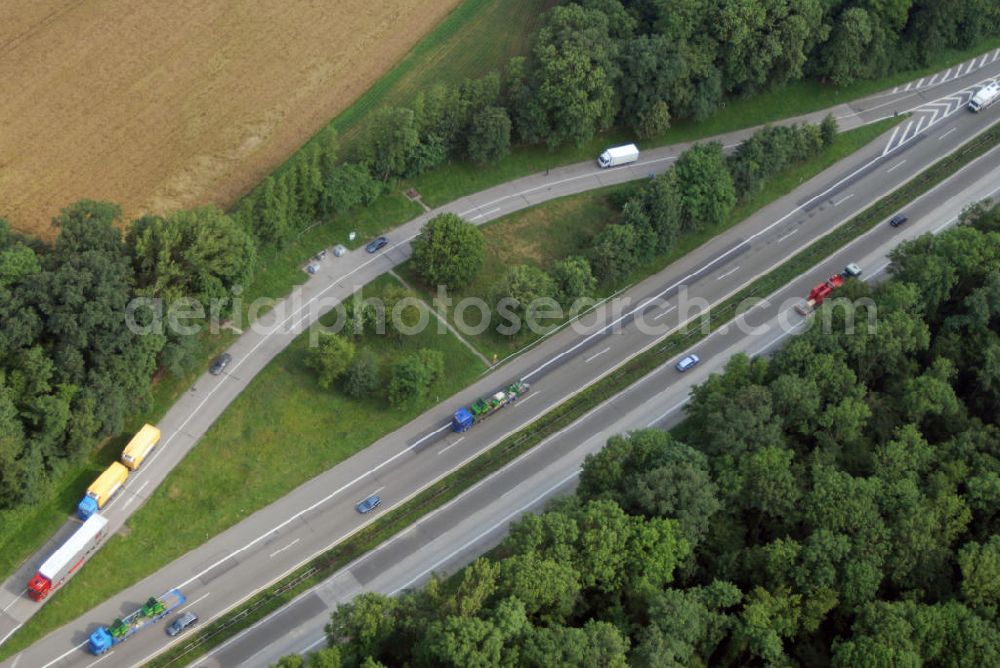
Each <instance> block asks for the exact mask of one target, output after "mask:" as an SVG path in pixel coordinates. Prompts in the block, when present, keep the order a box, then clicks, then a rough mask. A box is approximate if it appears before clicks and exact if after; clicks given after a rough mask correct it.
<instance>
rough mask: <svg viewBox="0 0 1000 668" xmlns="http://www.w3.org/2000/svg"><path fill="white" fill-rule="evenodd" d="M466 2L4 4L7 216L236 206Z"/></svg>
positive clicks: (2, 119) (35, 223) (0, 183)
mask: <svg viewBox="0 0 1000 668" xmlns="http://www.w3.org/2000/svg"><path fill="white" fill-rule="evenodd" d="M459 1H460V0H313V1H309V0H252V1H251V0H221V1H217V2H205V0H169V1H168V0H141V1H140V2H135V1H127V0H103V1H94V0H88V1H81V0H3V1H2V2H0V81H2V82H3V88H2V90H3V94H2V95H0V217H5V218H7V219H8V220H9V221H10V222H11V224H12V226H13V227H15V228H16V229H19V230H22V231H26V232H31V233H33V234H37V235H40V236H45V237H48V236H50V235H51V233H52V230H51V227H50V223H49V221H50V220H51V218H52V216H53V215H54V214H56V213H57V212H58V211H59V209H60V208H62V207H63V206H65V205H67V204H69V203H70V202H73V201H75V200H77V199H81V198H91V199H105V200H110V201H114V202H118V203H120V204H121V205H122V206H123V207H124V209H125V213H126V217H128V218H131V217H134V216H136V215H138V214H140V213H144V212H148V211H155V212H163V211H168V210H171V209H176V208H180V207H187V206H191V205H194V204H202V203H207V202H215V203H218V204H220V205H222V206H227V205H229V204H230V203H232V202H233V201H234V200H235V199H236V198H237V197H239V196H240V195H241V194H242V193H243V192H245V191H246V190H247V189H248V188H249V187H251V186H252V185H253V184H255V183H257V182H258V181H259V180H260V179H261V178H262V177H263V176H264V175H266V174H267V173H268V172H269V171H271V170H272V169H273V168H274V167H275V166H277V165H278V164H280V163H281V162H282V161H283V160H284V159H285V158H286V157H287V156H288V155H289V154H291V152H292V151H294V150H295V149H296V148H297V147H298V146H299V145H301V144H302V143H303V142H304V141H305V140H306V139H308V138H309V137H310V136H311V135H312V134H313V133H314V132H315V131H316V130H318V129H319V128H320V127H322V126H323V125H324V124H325V123H326V122H327V121H328V120H329V119H330V118H332V117H333V116H335V115H336V114H337V113H338V112H340V111H341V110H343V109H344V108H345V107H347V106H348V105H350V104H351V102H353V101H354V100H355V99H356V98H357V97H358V96H359V95H361V94H362V93H363V92H364V91H365V90H366V89H367V88H368V87H369V86H370V85H371V84H372V83H373V82H374V81H375V80H376V79H377V78H378V77H379V76H380V75H382V74H383V73H384V72H385V71H386V70H388V69H389V68H390V67H391V66H392V65H393V64H394V63H396V62H397V61H398V60H399V59H400V58H402V57H403V56H404V55H405V54H406V52H407V51H409V49H410V48H411V47H412V46H413V45H414V44H415V43H416V42H417V40H419V39H420V37H422V36H423V35H424V34H425V33H426V32H428V31H429V30H430V29H431V28H432V27H433V26H434V25H435V24H437V23H438V22H439V21H440V20H441V19H442V18H443V17H444V16H445V15H446V14H447V13H448V12H449V11H450V10H451V9H452V8H453V7H454V6H456V5H457V4H458V3H459Z"/></svg>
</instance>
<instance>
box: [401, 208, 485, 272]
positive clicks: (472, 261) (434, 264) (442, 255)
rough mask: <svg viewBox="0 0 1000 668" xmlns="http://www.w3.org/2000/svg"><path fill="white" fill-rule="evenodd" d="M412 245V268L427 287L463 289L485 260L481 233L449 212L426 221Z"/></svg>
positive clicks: (483, 239) (483, 240)
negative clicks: (443, 286)
mask: <svg viewBox="0 0 1000 668" xmlns="http://www.w3.org/2000/svg"><path fill="white" fill-rule="evenodd" d="M412 245H413V265H414V268H415V269H416V270H417V273H418V274H420V277H421V278H422V279H423V281H424V282H425V283H426V284H427V285H429V286H438V285H445V286H447V287H449V288H452V289H456V288H462V287H465V286H466V285H468V284H469V283H471V282H472V280H473V279H474V278H475V277H476V275H477V274H478V273H479V271H480V270H481V269H482V268H483V263H484V262H485V261H486V240H485V238H484V237H483V233H482V231H481V230H480V229H479V228H478V227H476V226H475V225H473V224H472V223H469V222H467V221H465V220H462V218H460V217H459V216H457V215H455V214H453V213H442V214H441V215H439V216H435V217H434V218H432V219H431V220H430V221H428V222H427V224H426V225H424V228H423V229H422V230H421V231H420V234H419V235H418V236H417V238H416V239H414V240H413V244H412Z"/></svg>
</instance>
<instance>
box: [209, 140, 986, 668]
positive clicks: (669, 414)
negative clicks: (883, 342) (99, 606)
mask: <svg viewBox="0 0 1000 668" xmlns="http://www.w3.org/2000/svg"><path fill="white" fill-rule="evenodd" d="M986 198H993V199H994V201H997V200H998V199H1000V149H995V150H994V151H993V152H992V154H990V155H987V156H984V157H983V158H981V159H980V160H979V161H978V162H977V164H976V165H975V166H974V167H973V168H972V169H970V170H968V171H966V172H964V173H963V174H962V175H961V177H960V178H959V179H952V180H951V181H949V182H948V183H947V184H945V185H944V186H943V187H942V188H940V189H939V190H938V191H937V192H935V193H933V196H931V197H926V198H923V199H922V200H921V201H919V202H917V203H916V204H915V205H914V206H912V207H910V208H909V209H908V213H909V215H910V222H908V223H907V225H908V227H906V228H905V229H903V230H901V231H893V230H891V229H889V228H888V226H885V225H883V226H879V227H878V228H876V229H874V230H872V231H871V232H869V233H868V234H866V235H864V236H863V237H861V238H859V239H857V240H855V241H854V242H852V243H851V244H849V245H848V246H847V247H845V248H844V249H842V250H841V251H840V252H838V253H837V254H836V255H835V256H833V257H831V258H829V259H828V260H826V261H824V262H822V263H821V264H820V265H818V266H817V267H815V268H814V270H813V271H811V272H809V273H808V274H807V275H804V276H802V277H800V278H799V279H797V280H796V281H794V282H793V283H791V284H789V285H787V286H784V287H782V288H781V289H780V290H778V291H777V292H775V293H773V294H771V295H767V297H766V301H767V302H769V303H770V306H767V307H764V308H761V309H757V310H755V311H753V312H751V313H750V314H749V315H748V316H747V318H746V321H745V322H746V323H747V325H748V326H749V327H752V328H762V330H763V329H766V330H767V331H761V332H760V333H759V334H745V333H742V332H740V331H739V329H738V328H736V327H733V328H731V329H729V330H728V331H727V332H722V331H718V332H717V333H716V334H713V335H712V336H711V337H710V338H709V339H707V340H706V341H704V342H703V343H701V344H699V345H698V346H697V352H698V353H699V354H700V355H701V356H702V359H703V362H702V364H701V365H700V366H697V367H695V368H694V369H692V370H691V371H689V372H687V373H685V374H684V375H680V374H678V373H677V371H676V370H675V369H674V367H673V361H671V362H669V363H667V364H665V365H663V366H662V367H660V368H658V369H656V370H655V371H654V372H653V373H650V374H649V375H647V376H645V377H644V378H643V379H642V380H640V381H639V382H638V383H636V384H635V385H633V386H631V387H629V388H628V390H626V391H625V392H623V393H621V394H619V395H617V396H615V397H614V398H612V399H610V400H609V401H607V402H605V403H603V404H601V405H600V406H598V407H597V408H595V409H594V410H592V411H590V412H589V413H588V414H587V415H586V416H585V417H583V418H581V419H579V420H577V421H576V422H574V423H573V424H572V425H570V426H568V427H567V428H566V429H564V430H562V431H561V432H559V433H558V434H556V435H554V436H552V437H550V438H548V439H547V440H546V441H545V442H543V443H542V444H541V445H540V446H539V447H537V448H535V449H533V450H531V451H530V452H528V453H526V454H525V455H523V456H521V457H520V458H518V459H517V460H516V461H515V462H513V463H512V464H511V465H509V466H508V467H506V468H504V469H503V470H501V471H498V472H497V473H495V474H493V475H492V476H490V477H489V478H487V479H486V480H484V481H482V482H481V483H479V484H478V485H476V486H475V487H473V488H471V489H469V490H468V491H467V492H465V493H463V494H462V495H461V496H459V497H458V498H456V499H454V500H453V501H451V502H449V503H448V504H447V505H446V506H443V507H442V508H440V509H439V510H437V511H435V512H433V513H431V514H429V515H428V516H426V517H425V518H424V519H423V520H421V521H420V522H418V523H417V524H415V525H414V526H413V527H412V528H411V529H409V530H408V531H406V532H405V533H403V534H400V535H398V536H396V537H395V538H393V539H390V540H389V541H387V542H386V543H384V544H382V545H380V546H379V547H377V548H376V549H375V550H372V551H371V552H369V553H368V554H366V555H364V556H363V557H361V558H360V559H358V560H356V561H355V562H353V563H351V564H348V565H346V566H345V567H344V568H343V569H342V570H340V571H338V572H337V573H336V574H335V575H334V576H333V577H331V578H329V579H328V580H326V581H325V582H323V583H322V584H320V585H319V586H317V587H314V588H313V589H311V590H309V591H308V592H305V593H303V594H301V595H300V596H299V597H297V598H296V599H295V601H293V602H292V603H290V604H288V605H286V606H285V607H283V608H282V609H281V610H279V611H277V612H275V613H274V614H272V615H270V616H268V617H267V618H265V619H263V620H261V621H260V622H258V623H257V624H255V625H254V626H253V627H251V628H250V629H248V630H246V631H244V632H243V633H241V634H239V635H238V636H236V637H234V638H233V639H231V640H230V641H229V642H227V643H225V644H224V645H222V646H220V647H219V648H217V649H216V650H215V651H213V652H212V653H211V654H210V655H208V656H207V657H205V658H203V659H202V660H200V661H197V662H196V663H195V664H194V665H195V666H199V667H203V668H209V667H214V666H227V667H229V666H238V667H240V668H244V667H245V668H251V667H258V666H265V665H269V664H273V663H275V662H276V661H277V660H278V659H279V658H281V657H282V656H285V655H287V654H294V653H304V652H305V651H308V650H312V649H315V648H317V647H321V646H325V640H326V637H325V634H324V632H323V627H324V626H325V624H326V622H327V621H328V620H329V616H330V611H331V610H333V608H334V607H336V605H338V604H340V603H343V602H346V601H350V600H351V599H352V598H353V597H354V596H356V595H357V594H359V593H362V592H368V591H375V592H380V593H383V594H388V595H394V594H396V593H398V592H399V591H402V590H403V589H407V588H410V587H414V586H417V585H419V584H421V583H422V582H424V581H425V580H426V579H427V578H428V577H429V576H430V574H431V573H432V572H437V573H441V574H450V573H453V572H455V571H456V570H458V569H459V568H461V567H462V566H464V565H465V564H467V563H468V562H470V561H472V560H473V559H475V557H476V556H478V555H480V554H482V553H483V552H486V551H487V550H489V549H490V548H492V547H493V546H495V545H496V544H497V543H499V542H500V540H501V539H502V538H503V537H504V536H505V535H506V534H507V527H508V525H509V524H510V522H511V521H513V520H515V519H516V518H518V517H519V516H521V515H522V514H524V513H526V512H532V511H537V510H540V509H541V508H543V507H544V505H545V503H546V501H547V500H548V499H550V498H552V497H553V496H555V495H558V494H562V493H565V492H568V491H571V490H572V489H573V488H574V487H575V484H576V480H577V473H578V471H579V469H580V466H581V465H582V463H583V460H584V458H585V457H586V456H587V455H588V454H591V453H595V452H597V451H598V450H600V449H601V448H602V447H603V445H604V443H605V442H606V441H607V439H608V437H610V436H612V435H614V434H620V433H624V432H626V431H629V430H632V429H642V428H647V427H654V426H655V427H663V428H669V427H671V426H673V425H674V424H676V423H677V422H679V421H680V420H681V418H682V417H683V410H681V408H682V406H683V404H684V403H685V402H686V400H687V398H688V393H689V392H690V389H691V387H693V386H694V385H696V384H698V383H700V382H702V381H704V380H705V378H706V377H707V376H708V375H709V374H710V373H714V372H718V371H721V369H722V367H723V366H724V365H725V363H726V361H727V360H728V359H729V358H730V357H732V355H733V354H735V353H737V352H745V353H747V354H750V355H752V356H758V355H768V354H770V353H771V352H772V351H773V350H774V349H775V348H777V347H778V346H779V345H780V343H781V341H782V340H783V339H784V338H786V332H788V331H789V328H788V327H786V326H785V323H792V325H793V327H794V328H795V329H794V331H801V330H802V326H801V325H802V324H803V323H805V322H806V321H804V320H803V319H802V318H801V317H800V316H799V315H797V314H796V313H794V311H793V310H792V308H793V305H794V304H795V303H798V302H799V301H801V299H802V295H803V294H806V293H807V292H808V291H809V289H810V288H811V287H812V286H813V285H815V284H816V283H818V282H820V281H822V280H823V279H825V278H826V277H828V276H830V275H831V274H833V273H835V272H837V271H840V270H841V269H843V267H844V266H845V265H846V264H848V263H849V262H857V263H859V264H861V266H862V267H864V268H866V269H867V271H866V272H865V273H864V274H863V275H862V278H863V279H865V280H869V281H871V280H877V279H881V278H884V277H885V272H884V269H885V266H886V264H887V263H888V252H889V251H890V250H891V249H892V248H894V247H895V246H896V245H897V244H898V243H899V242H900V241H902V240H904V239H912V238H914V237H916V236H918V235H920V234H923V233H926V232H938V231H940V230H941V229H943V228H945V227H947V226H950V225H952V224H954V223H955V222H956V220H957V216H958V214H959V213H960V212H961V210H962V208H963V207H964V206H965V205H966V204H967V203H969V202H975V201H979V200H982V199H986Z"/></svg>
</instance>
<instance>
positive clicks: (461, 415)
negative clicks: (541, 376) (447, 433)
mask: <svg viewBox="0 0 1000 668" xmlns="http://www.w3.org/2000/svg"><path fill="white" fill-rule="evenodd" d="M529 389H531V386H530V385H528V384H527V383H525V382H524V381H523V380H519V381H517V382H514V383H511V384H510V385H508V386H507V387H505V388H504V389H502V390H500V391H499V392H496V393H494V394H491V395H489V396H488V397H480V398H479V399H476V401H474V402H473V403H472V404H471V405H469V406H463V407H462V408H459V409H458V410H457V411H455V415H454V416H453V417H452V419H451V429H452V431H456V432H463V431H468V430H469V429H472V427H473V426H474V425H475V424H476V423H477V422H479V421H481V420H484V419H486V418H487V417H489V416H490V415H493V414H494V413H496V412H497V411H498V410H500V409H501V408H503V407H504V406H507V405H509V404H512V403H514V402H515V401H517V399H518V397H521V396H523V395H524V394H525V393H526V392H527V391H528V390H529Z"/></svg>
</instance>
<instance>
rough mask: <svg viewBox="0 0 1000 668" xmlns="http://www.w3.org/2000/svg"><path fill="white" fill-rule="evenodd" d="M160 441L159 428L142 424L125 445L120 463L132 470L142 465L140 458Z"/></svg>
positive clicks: (144, 456) (142, 458)
mask: <svg viewBox="0 0 1000 668" xmlns="http://www.w3.org/2000/svg"><path fill="white" fill-rule="evenodd" d="M159 442H160V430H159V429H157V428H156V427H154V426H153V425H151V424H147V425H143V427H142V429H140V430H139V433H138V434H136V435H135V436H133V437H132V440H131V441H129V442H128V445H126V446H125V450H124V451H123V452H122V464H124V465H125V466H127V467H129V469H130V470H132V471H134V470H136V469H137V468H139V467H140V466H142V460H144V459H145V458H146V456H147V455H148V454H149V453H150V452H152V451H153V448H155V447H156V444H157V443H159Z"/></svg>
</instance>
